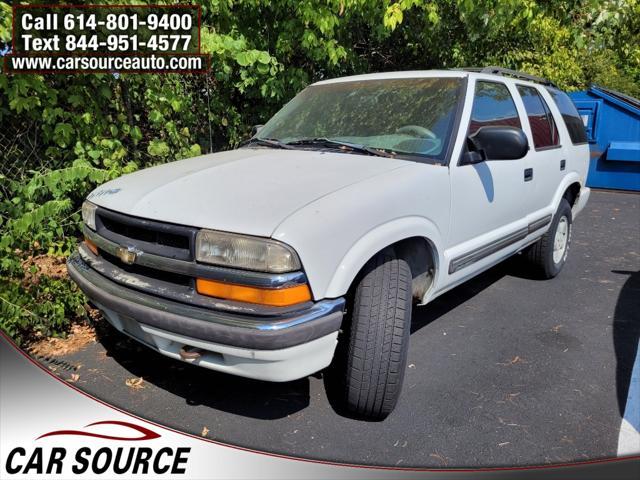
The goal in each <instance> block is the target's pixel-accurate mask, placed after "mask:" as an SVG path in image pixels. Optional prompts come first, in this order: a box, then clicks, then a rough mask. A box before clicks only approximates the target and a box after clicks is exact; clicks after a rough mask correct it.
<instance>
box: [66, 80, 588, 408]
mask: <svg viewBox="0 0 640 480" xmlns="http://www.w3.org/2000/svg"><path fill="white" fill-rule="evenodd" d="M588 161H589V147H588V145H587V139H586V136H585V131H584V128H583V124H582V121H581V119H580V116H579V115H578V113H577V111H576V109H575V107H574V106H573V104H572V103H571V100H570V99H569V98H568V97H567V95H566V94H565V93H563V92H561V91H560V90H558V89H557V88H555V87H554V86H553V85H552V84H551V83H549V82H547V81H546V80H544V79H540V78H536V77H532V76H529V75H524V74H520V73H517V72H512V71H508V70H503V69H498V68H488V69H484V70H473V71H470V70H464V71H462V70H461V71H424V72H423V71H418V72H399V73H383V74H373V75H361V76H354V77H347V78H338V79H334V80H326V81H322V82H318V83H315V84H313V85H311V86H310V87H308V88H306V89H305V90H304V91H302V92H301V93H300V94H299V95H297V96H296V97H295V98H294V99H293V100H291V101H290V102H289V103H287V104H286V105H285V106H284V107H283V108H282V110H280V111H279V112H278V113H277V114H276V115H275V116H274V117H273V118H272V119H271V120H269V122H268V123H267V124H266V125H264V126H263V127H262V128H261V129H259V130H257V133H256V134H255V135H254V136H253V137H252V138H251V139H250V140H248V141H247V142H246V143H245V144H244V145H243V146H242V147H241V148H238V149H236V150H232V151H228V152H220V153H215V154H211V155H204V156H201V157H197V158H190V159H188V160H182V161H179V162H173V163H169V164H165V165H161V166H157V167H154V168H150V169H147V170H142V171H139V172H136V173H133V174H130V175H126V176H124V177H122V178H119V179H117V180H114V181H112V182H109V183H107V184H105V185H102V186H101V187H99V188H98V189H96V190H95V191H93V192H92V193H91V194H90V195H89V197H88V199H87V201H86V202H85V203H84V205H83V210H82V213H83V219H84V223H85V225H84V234H85V241H84V242H83V243H82V244H81V245H80V247H79V249H78V252H77V253H76V254H74V255H73V256H72V258H71V259H70V260H69V264H68V265H69V273H70V275H71V277H72V278H73V279H74V280H75V281H76V282H77V283H78V285H79V286H80V287H81V289H82V290H83V291H84V292H85V293H86V294H87V295H88V297H89V298H90V299H91V300H92V302H93V303H94V304H95V305H96V306H97V307H98V308H99V309H100V310H101V311H102V312H103V313H104V316H105V318H106V319H107V320H108V321H109V322H110V323H111V324H113V325H114V326H115V327H116V328H117V329H118V330H120V331H123V332H125V333H127V334H128V335H130V336H132V337H133V338H135V339H137V340H139V341H141V342H143V343H144V344H146V345H148V346H149V347H152V348H154V349H156V350H157V351H159V352H161V353H163V354H165V355H168V356H170V357H174V358H176V359H182V360H183V361H186V362H190V363H193V364H195V365H199V366H202V367H206V368H211V369H214V370H219V371H222V372H228V373H231V374H235V375H241V376H245V377H251V378H257V379H263V380H269V381H276V382H282V381H288V380H293V379H297V378H301V377H304V376H306V375H309V374H311V373H314V372H317V371H319V370H321V369H323V368H325V367H327V366H329V365H330V364H332V368H331V369H330V370H329V372H328V373H329V374H333V375H336V378H339V379H340V382H339V385H340V389H339V390H337V391H338V395H340V396H341V401H342V402H343V403H344V405H346V407H348V409H349V410H350V411H351V412H353V413H355V414H356V415H362V416H367V417H370V418H384V417H385V416H386V415H388V414H389V413H390V412H391V411H392V410H393V408H394V406H395V404H396V401H397V399H398V397H399V395H400V390H401V386H402V380H403V376H404V371H405V368H406V360H407V350H408V347H409V327H410V323H411V309H412V304H413V303H417V304H419V305H424V304H426V303H428V302H429V301H430V300H432V299H433V298H435V297H437V296H438V295H441V294H442V293H444V292H446V291H447V290H449V289H451V288H453V287H455V286H456V285H459V284H460V283H462V282H464V281H466V280H468V279H470V278H471V277H473V276H474V275H477V274H478V273H480V272H482V271H483V270H486V269H487V268H489V267H491V266H492V265H494V264H496V263H498V262H500V261H501V260H504V259H505V258H507V257H509V256H510V255H513V254H515V253H517V252H523V254H524V255H526V256H527V257H528V258H529V259H530V261H531V263H532V265H533V267H534V268H536V269H537V270H538V271H539V273H540V275H541V276H542V277H545V278H551V277H553V276H555V275H557V274H558V272H559V271H560V270H561V269H562V266H563V264H564V263H565V260H566V258H567V252H568V250H569V243H570V241H571V224H572V221H573V219H574V218H575V216H576V215H577V214H578V212H580V210H581V209H582V208H583V207H584V205H585V203H586V202H587V199H588V197H589V189H588V188H586V187H585V180H586V176H587V167H588Z"/></svg>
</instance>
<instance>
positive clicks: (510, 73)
mask: <svg viewBox="0 0 640 480" xmlns="http://www.w3.org/2000/svg"><path fill="white" fill-rule="evenodd" d="M457 70H464V71H467V72H478V73H490V74H493V75H503V76H506V77H513V78H519V79H521V80H529V81H530V82H536V83H540V84H542V85H548V86H550V87H556V85H555V84H554V83H553V82H551V81H550V80H547V79H546V78H542V77H536V76H535V75H529V74H528V73H522V72H517V71H516V70H510V69H508V68H502V67H494V66H490V67H468V68H460V69H457ZM556 88H557V87H556Z"/></svg>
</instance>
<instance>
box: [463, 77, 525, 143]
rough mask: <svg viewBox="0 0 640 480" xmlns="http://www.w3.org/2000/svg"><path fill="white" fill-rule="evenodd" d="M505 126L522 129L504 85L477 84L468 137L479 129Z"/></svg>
mask: <svg viewBox="0 0 640 480" xmlns="http://www.w3.org/2000/svg"><path fill="white" fill-rule="evenodd" d="M490 125H507V126H510V127H518V128H522V125H521V124H520V117H518V111H517V110H516V105H515V103H513V98H512V97H511V94H510V93H509V89H508V88H507V86H506V85H505V84H504V83H496V82H477V83H476V93H475V97H474V99H473V110H472V111H471V123H470V124H469V135H472V134H474V133H475V132H477V131H478V129H479V128H481V127H486V126H490Z"/></svg>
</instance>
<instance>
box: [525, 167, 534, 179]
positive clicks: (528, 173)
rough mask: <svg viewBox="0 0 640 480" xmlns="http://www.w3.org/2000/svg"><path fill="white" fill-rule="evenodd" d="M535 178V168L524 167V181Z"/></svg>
mask: <svg viewBox="0 0 640 480" xmlns="http://www.w3.org/2000/svg"><path fill="white" fill-rule="evenodd" d="M531 180H533V168H525V169H524V181H525V182H530V181H531Z"/></svg>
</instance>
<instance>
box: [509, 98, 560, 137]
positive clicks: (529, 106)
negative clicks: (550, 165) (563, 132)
mask: <svg viewBox="0 0 640 480" xmlns="http://www.w3.org/2000/svg"><path fill="white" fill-rule="evenodd" d="M518 93H520V96H521V97H522V103H524V108H525V110H526V111H527V117H528V118H529V125H531V133H532V134H533V145H534V146H535V148H536V149H540V148H549V147H555V146H558V145H559V144H560V142H559V141H558V129H557V128H556V122H554V120H553V116H552V115H551V111H549V107H548V106H547V103H546V102H545V101H544V98H542V97H541V96H540V94H539V93H538V90H536V89H535V88H533V87H526V86H524V85H518Z"/></svg>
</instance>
